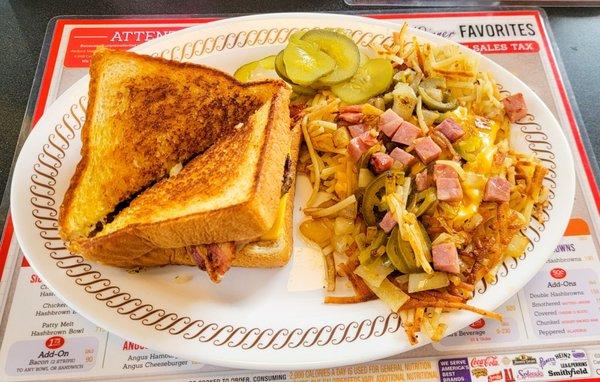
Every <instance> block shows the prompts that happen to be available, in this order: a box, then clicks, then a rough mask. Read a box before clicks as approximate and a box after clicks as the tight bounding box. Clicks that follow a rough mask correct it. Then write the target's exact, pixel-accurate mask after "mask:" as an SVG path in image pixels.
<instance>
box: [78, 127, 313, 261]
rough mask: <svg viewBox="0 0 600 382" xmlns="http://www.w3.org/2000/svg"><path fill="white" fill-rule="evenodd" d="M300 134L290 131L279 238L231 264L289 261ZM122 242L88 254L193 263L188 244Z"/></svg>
mask: <svg viewBox="0 0 600 382" xmlns="http://www.w3.org/2000/svg"><path fill="white" fill-rule="evenodd" d="M301 137H302V133H301V130H300V127H299V126H296V127H295V128H294V130H293V136H292V143H291V147H290V151H289V155H290V159H291V166H290V174H291V175H292V179H293V183H292V185H291V187H290V189H289V191H288V195H287V199H286V205H285V212H284V216H283V226H282V228H281V230H280V232H279V235H278V237H277V238H276V239H274V240H260V239H258V240H254V241H251V242H249V243H247V244H245V245H243V246H241V247H240V248H239V249H238V251H237V254H236V257H235V260H234V262H233V266H237V267H259V268H273V267H280V266H283V265H285V264H286V263H287V262H288V261H289V259H290V256H291V252H292V245H293V241H292V240H293V239H292V234H293V209H294V203H293V201H294V189H295V180H296V176H295V175H296V165H297V161H298V152H299V147H300V141H301ZM182 172H183V170H182ZM109 243H110V244H114V241H112V240H111V241H110V242H109ZM122 244H123V245H124V246H125V247H126V250H121V249H122V248H123V247H122V246H120V245H117V246H115V247H112V246H110V247H108V248H102V249H101V250H100V248H98V250H94V251H92V252H90V251H88V252H87V253H88V255H91V256H92V257H93V258H94V259H95V260H98V261H100V262H102V263H105V264H108V265H113V266H118V267H123V268H132V267H149V266H160V265H169V264H179V265H194V266H195V265H196V262H195V261H194V259H193V258H192V255H191V248H190V247H178V248H157V247H146V246H145V245H139V246H138V247H136V248H131V244H128V243H122Z"/></svg>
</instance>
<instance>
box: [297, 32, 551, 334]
mask: <svg viewBox="0 0 600 382" xmlns="http://www.w3.org/2000/svg"><path fill="white" fill-rule="evenodd" d="M370 48H371V50H372V52H371V55H376V56H378V57H382V58H386V59H389V60H390V61H391V62H392V64H393V67H394V83H393V84H392V87H391V88H390V89H389V90H388V91H387V92H385V93H382V94H380V95H379V96H377V97H374V98H372V99H371V100H369V102H368V103H365V104H363V105H362V106H361V108H359V109H356V108H355V109H353V112H357V111H356V110H359V112H360V113H361V120H360V127H361V129H362V131H364V132H366V134H368V135H369V136H370V137H372V138H373V139H377V143H376V144H374V145H372V146H371V147H370V148H369V150H368V151H366V152H363V153H362V155H361V157H360V159H356V158H354V159H353V157H352V155H351V153H350V151H349V147H350V145H351V144H352V143H351V142H352V141H354V140H355V139H356V138H353V134H352V133H351V131H352V129H355V128H356V127H353V126H351V125H352V124H351V123H349V122H347V121H346V120H344V118H340V115H342V114H344V113H346V110H349V109H345V108H346V107H347V106H348V105H346V104H344V103H343V102H342V101H341V100H340V99H339V98H337V97H336V96H335V95H334V94H333V93H332V92H331V91H330V90H328V89H321V90H319V91H317V93H316V94H315V95H314V96H312V97H308V96H299V97H297V98H296V99H295V100H294V105H293V107H295V108H296V109H297V110H299V109H301V110H302V111H301V112H299V113H296V115H295V116H294V121H295V123H298V124H300V126H301V128H302V133H303V135H304V142H305V146H303V148H302V150H301V153H300V159H299V171H300V172H301V173H304V174H305V175H307V176H308V177H309V178H310V181H311V184H312V186H313V188H312V194H311V196H310V198H309V200H308V203H307V205H306V206H305V209H304V212H305V214H306V216H307V218H306V220H304V221H303V222H302V224H301V226H300V231H301V233H302V234H303V235H304V237H306V238H307V239H308V240H309V241H311V242H313V243H314V244H315V245H317V246H318V247H319V248H320V249H321V250H322V252H323V255H324V257H325V264H326V278H327V283H326V289H327V291H328V292H334V290H335V288H336V278H338V277H342V278H344V279H347V280H348V282H349V286H351V287H352V290H353V292H354V294H353V295H348V296H340V295H339V294H337V295H327V296H326V297H325V302H326V303H332V304H349V303H358V302H365V301H370V300H373V299H378V298H379V299H381V300H383V301H384V302H386V303H387V304H388V305H390V307H397V309H394V310H395V311H396V312H397V313H398V314H399V315H400V318H401V321H402V325H403V327H404V330H405V331H406V334H407V336H408V338H409V340H410V342H411V343H416V342H417V334H418V333H423V334H424V335H425V336H427V337H428V338H430V339H431V340H433V341H439V340H440V339H441V338H442V337H443V336H444V334H445V330H446V327H447V323H445V322H444V318H445V315H443V314H442V313H444V312H449V311H455V310H468V311H471V312H474V313H477V314H480V315H483V316H486V317H490V318H493V319H498V320H501V319H502V316H501V315H500V314H498V313H494V312H489V311H486V310H483V309H480V308H477V307H475V306H472V305H469V304H468V303H467V302H468V301H469V300H470V299H471V298H473V295H474V291H475V285H476V284H477V283H478V282H480V281H482V280H485V281H487V282H491V281H493V280H494V279H495V277H496V276H495V274H496V271H497V269H498V267H499V266H500V265H501V264H502V262H503V261H504V260H505V259H506V258H508V257H514V258H517V257H519V256H521V255H522V254H523V252H524V251H525V250H526V248H527V247H528V246H529V244H530V243H529V239H528V238H527V237H526V236H525V235H524V234H523V233H522V231H523V230H524V229H525V228H526V227H527V226H528V225H529V223H530V221H531V219H532V218H533V219H536V220H538V221H540V222H542V220H543V210H544V208H545V207H546V205H547V201H546V200H547V197H548V190H547V189H546V188H545V187H544V185H543V181H544V177H545V176H546V174H547V169H546V168H545V167H544V166H543V164H542V163H541V162H540V160H538V159H537V158H536V157H535V156H533V155H529V154H524V153H519V152H516V151H514V150H513V149H512V148H511V147H510V144H509V137H510V126H511V122H510V120H509V117H508V115H507V113H508V112H507V110H505V108H504V105H503V102H502V98H503V97H502V95H501V94H500V92H499V90H498V86H497V84H496V82H495V81H494V78H493V77H492V75H491V74H490V73H486V72H481V71H479V62H478V60H477V59H476V58H475V57H473V56H470V55H466V54H464V53H462V52H461V51H460V50H459V48H458V47H457V46H454V45H448V46H435V45H433V44H431V43H428V42H422V41H418V40H417V38H415V37H412V36H410V35H409V33H408V28H407V26H406V25H404V26H403V27H402V28H401V30H400V31H399V32H398V33H394V35H393V39H392V42H391V44H389V45H385V46H375V45H372V46H371V47H370ZM398 84H400V85H398ZM404 84H408V85H409V87H410V88H411V89H413V90H414V94H412V92H411V91H410V89H408V88H407V87H406V85H404ZM432 84H433V85H432ZM395 89H402V93H401V92H400V91H399V90H395ZM423 91H425V92H428V93H427V94H424V93H423ZM403 97H404V98H403ZM406 97H408V98H406ZM413 97H414V98H413ZM430 98H433V101H432V100H431V99H430ZM399 102H403V104H402V105H400V104H399ZM411 102H413V105H414V106H413V108H412V110H411V109H409V110H408V111H409V112H406V109H405V108H404V107H405V106H406V104H410V103H411ZM388 109H391V110H394V111H395V112H397V114H398V115H400V114H401V113H404V115H403V117H402V118H403V120H404V121H406V122H408V123H410V124H412V125H414V126H416V127H417V128H418V129H419V130H420V133H419V135H420V136H423V137H430V138H431V139H432V141H433V142H434V143H435V144H436V145H437V146H439V148H440V149H441V153H440V154H439V156H438V157H437V158H436V160H434V161H432V162H429V163H426V162H424V161H423V160H422V158H420V157H419V156H418V152H417V151H416V147H415V144H409V145H399V144H397V143H395V142H394V141H392V140H391V139H390V138H389V137H387V136H386V135H385V134H384V133H383V132H382V131H381V130H380V127H381V120H380V115H381V114H382V113H383V111H385V110H388ZM446 118H451V119H452V120H453V121H455V122H456V123H457V124H459V125H460V127H461V129H462V130H463V131H464V136H462V137H460V138H459V139H456V140H450V139H449V138H448V136H447V135H446V134H443V133H442V132H440V131H439V130H438V129H436V126H437V125H439V124H440V123H441V122H442V121H443V120H444V119H446ZM365 139H370V138H369V137H368V136H367V137H366V138H365ZM415 142H416V141H415ZM395 147H399V148H402V149H403V150H404V151H405V152H406V153H408V154H410V155H412V156H414V157H416V158H417V160H416V161H414V162H413V163H412V164H410V165H402V164H399V163H398V161H395V162H394V165H393V166H392V167H391V168H389V169H386V170H385V171H384V172H378V171H377V168H376V167H374V164H373V155H374V154H376V153H383V154H384V155H386V153H388V154H389V153H390V151H391V150H392V149H393V148H395ZM434 166H435V168H437V166H443V167H444V168H447V169H450V170H451V171H453V172H454V174H455V175H456V179H457V182H459V183H460V188H461V192H462V194H461V195H460V199H459V200H440V199H439V196H440V193H439V190H436V185H437V183H436V181H435V178H434V177H433V176H432V175H433V173H434ZM417 176H421V178H423V177H424V176H427V177H428V179H429V180H428V181H429V185H428V186H427V187H426V188H425V189H422V188H421V189H420V190H418V187H422V186H419V185H418V183H417V179H416V178H417ZM436 176H437V175H436ZM439 176H441V175H439ZM493 177H494V178H502V179H504V180H506V181H508V182H507V183H508V185H509V187H510V197H509V198H508V199H507V200H484V199H485V198H486V196H485V195H487V191H486V187H487V186H486V184H487V183H488V182H489V181H490V179H491V178H493ZM422 180H423V179H421V180H420V181H422ZM384 215H385V216H388V218H389V219H393V221H392V223H393V225H394V229H392V230H391V231H389V230H385V229H384V228H383V226H384V222H383V221H384V220H386V217H385V216H384ZM436 246H437V247H438V248H442V247H444V246H445V248H448V247H450V248H455V249H456V251H457V253H458V263H457V264H458V265H457V266H458V267H459V268H458V269H457V270H456V271H449V270H448V269H447V268H444V267H441V266H439V265H438V264H437V263H436V259H435V254H434V247H436Z"/></svg>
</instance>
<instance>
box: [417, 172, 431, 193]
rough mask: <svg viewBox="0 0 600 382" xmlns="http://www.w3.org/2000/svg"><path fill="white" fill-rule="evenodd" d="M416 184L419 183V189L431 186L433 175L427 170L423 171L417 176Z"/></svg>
mask: <svg viewBox="0 0 600 382" xmlns="http://www.w3.org/2000/svg"><path fill="white" fill-rule="evenodd" d="M415 184H416V185H417V191H423V190H426V189H428V188H429V187H431V176H430V175H429V174H428V173H427V170H424V171H421V172H420V173H418V174H417V175H416V176H415Z"/></svg>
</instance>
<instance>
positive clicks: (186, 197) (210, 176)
mask: <svg viewBox="0 0 600 382" xmlns="http://www.w3.org/2000/svg"><path fill="white" fill-rule="evenodd" d="M90 75H91V82H90V89H89V102H88V109H87V111H86V121H85V124H84V126H83V131H82V150H81V155H82V158H81V161H80V162H79V164H78V166H77V168H76V171H75V174H74V175H73V177H72V179H71V183H70V186H69V189H68V190H67V192H66V194H65V198H64V201H63V204H62V205H61V209H60V215H59V232H60V234H61V237H62V238H63V239H64V240H65V241H66V242H67V245H68V248H69V249H70V250H71V251H73V252H77V253H81V254H82V255H84V256H85V257H87V258H90V259H93V260H98V261H101V262H103V263H105V264H108V265H115V266H121V267H136V266H150V265H165V264H193V263H196V264H198V265H199V266H200V267H202V268H203V269H205V270H207V272H208V273H209V274H210V275H211V278H212V279H213V280H215V281H216V280H218V278H219V277H220V275H222V274H223V273H224V272H225V271H226V270H227V269H228V267H229V265H231V264H237V265H241V266H263V267H268V266H280V265H283V264H284V263H285V261H287V259H288V258H289V251H290V249H291V246H290V245H289V244H288V245H283V246H282V245H281V243H284V242H287V241H291V228H290V227H288V225H289V224H291V207H290V206H291V204H292V199H293V198H291V197H290V190H289V189H288V190H285V188H286V187H285V186H284V184H287V185H288V186H289V184H290V181H291V180H293V177H294V176H295V171H291V167H293V165H295V161H296V157H297V150H298V149H297V146H298V144H299V133H298V132H297V131H293V130H292V129H290V119H289V107H288V103H289V90H288V88H287V86H286V85H285V84H284V83H283V82H281V81H262V82H256V83H250V84H242V83H239V82H238V81H237V80H235V79H234V78H232V77H231V76H229V75H227V74H225V73H222V72H220V71H218V70H215V69H212V68H208V67H204V66H201V65H194V64H187V63H178V62H173V61H168V60H163V59H159V58H152V57H147V56H140V55H137V54H134V53H129V52H118V51H112V50H107V49H100V50H98V51H97V52H96V53H95V54H94V56H93V60H92V65H91V69H90ZM282 188H284V190H283V191H285V192H283V193H282ZM287 188H289V187H287ZM282 206H283V207H282ZM288 210H289V212H287V211H288ZM282 211H283V212H282ZM282 216H283V218H282ZM278 222H279V223H278ZM277 224H279V228H277ZM274 226H275V228H273V227H274ZM269 234H270V235H269ZM286 235H288V236H289V237H288V238H287V239H282V237H283V236H286ZM261 237H262V238H263V239H265V240H261ZM286 240H287V241H286ZM275 242H277V243H278V244H277V245H275ZM275 248H277V249H279V248H280V249H281V251H279V252H276V251H275V250H274V249H275ZM286 252H287V253H286ZM283 259H285V261H284V260H283Z"/></svg>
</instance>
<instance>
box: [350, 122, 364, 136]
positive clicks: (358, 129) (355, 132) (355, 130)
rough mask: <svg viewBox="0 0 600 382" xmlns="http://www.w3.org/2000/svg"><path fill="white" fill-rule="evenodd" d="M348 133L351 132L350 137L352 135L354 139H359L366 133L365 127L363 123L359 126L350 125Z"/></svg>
mask: <svg viewBox="0 0 600 382" xmlns="http://www.w3.org/2000/svg"><path fill="white" fill-rule="evenodd" d="M348 131H350V135H352V138H355V137H358V136H359V135H361V134H362V133H364V132H365V125H363V124H362V123H361V124H358V125H350V126H348Z"/></svg>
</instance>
